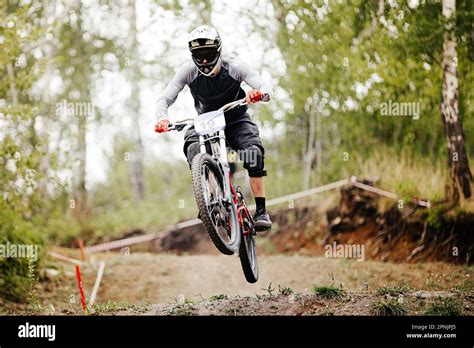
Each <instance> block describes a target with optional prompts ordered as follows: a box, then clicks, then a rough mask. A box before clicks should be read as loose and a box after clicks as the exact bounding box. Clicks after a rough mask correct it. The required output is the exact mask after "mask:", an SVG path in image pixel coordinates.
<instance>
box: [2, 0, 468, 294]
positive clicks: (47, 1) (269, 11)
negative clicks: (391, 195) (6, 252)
mask: <svg viewBox="0 0 474 348" xmlns="http://www.w3.org/2000/svg"><path fill="white" fill-rule="evenodd" d="M446 3H450V4H455V9H454V8H453V11H452V12H451V13H449V11H448V12H446V10H445V11H444V12H443V5H446ZM473 17H474V9H473V2H472V1H470V0H456V1H454V0H444V1H428V0H426V1H423V0H419V1H416V0H411V1H396V0H374V1H362V0H361V1H350V2H349V1H335V0H326V1H319V0H314V1H308V0H246V1H242V2H240V1H239V2H232V1H230V0H229V1H214V0H206V1H195V0H137V1H135V0H98V1H87V0H43V1H39V0H38V1H32V0H0V48H1V50H0V141H1V142H0V171H1V177H0V186H1V191H2V192H1V193H2V197H1V199H0V221H1V225H0V243H5V242H6V241H9V242H10V243H23V244H28V243H38V244H41V245H47V244H49V243H51V244H59V245H65V246H72V245H74V241H75V240H77V239H78V238H82V239H84V240H86V241H87V243H88V244H93V243H95V242H97V241H99V240H107V239H111V238H114V237H116V236H119V235H123V234H124V233H125V232H127V231H130V230H133V229H143V230H151V229H154V228H155V229H156V228H158V227H160V226H164V225H167V224H170V223H173V222H177V221H179V220H182V219H186V218H194V217H195V216H196V213H197V210H196V208H195V204H194V198H193V195H192V190H191V185H190V182H191V178H190V173H189V170H188V167H187V164H186V162H185V158H184V155H183V154H182V153H181V146H182V139H181V138H182V134H177V133H173V134H167V135H157V134H155V133H153V129H154V122H155V120H154V117H153V115H154V102H155V101H156V98H157V97H158V95H159V93H160V91H162V90H163V88H164V87H165V85H166V83H167V81H168V80H169V79H170V78H171V77H172V76H173V74H174V71H175V69H176V68H177V67H178V66H179V65H180V64H182V63H183V62H184V61H185V60H186V59H189V52H188V51H187V42H186V35H187V33H188V32H189V31H190V30H191V29H193V28H194V27H195V26H197V25H200V24H212V25H214V26H215V27H216V28H217V29H218V30H219V31H220V32H221V35H222V37H223V44H224V51H225V52H226V53H229V54H236V55H239V56H240V58H241V59H243V60H244V61H247V62H248V63H249V64H250V65H251V66H253V67H254V68H255V69H257V70H258V71H259V72H260V73H262V75H263V76H264V77H265V78H266V79H268V80H269V82H271V83H272V85H273V86H274V88H275V96H274V98H273V100H272V101H271V102H270V103H268V104H265V105H264V104H259V105H256V106H254V107H252V108H251V110H250V111H251V113H252V115H253V117H254V120H256V122H257V123H258V124H259V125H260V126H261V129H262V135H263V141H264V144H265V147H266V166H267V170H268V172H269V176H268V178H267V185H268V188H267V192H268V197H269V198H274V197H278V196H280V195H283V194H289V193H293V192H297V191H300V190H303V189H305V188H309V187H313V186H316V185H319V184H323V183H328V182H332V181H336V180H339V179H342V178H347V177H349V176H351V175H356V176H358V177H363V178H372V179H379V180H380V181H379V186H381V187H383V188H384V189H387V190H390V191H393V192H397V193H398V194H400V195H402V196H404V197H422V198H426V199H430V200H433V201H443V200H444V201H445V202H449V204H451V205H452V206H454V207H457V209H465V210H472V203H470V201H469V200H467V199H466V198H467V197H468V196H469V191H470V180H471V175H470V172H469V168H468V167H467V166H468V161H469V159H471V163H472V158H473V154H474V140H473V139H474V138H473V135H474V115H473V111H474V103H473V98H474V95H473V94H474V88H473V87H474V83H473V77H474V72H473V69H472V67H473V62H474V45H473V40H474V24H473V23H474V20H473V19H474V18H473ZM453 71H454V74H453V75H449V73H450V72H453ZM453 76H456V77H457V79H454V80H456V81H455V82H454V83H451V82H452V80H453ZM384 103H415V104H416V103H418V105H419V107H420V114H419V118H417V117H414V116H384V115H382V113H381V105H383V104H384ZM189 112H194V111H193V109H192V101H191V99H190V96H189V93H188V92H186V93H184V94H183V96H182V97H180V98H179V99H178V101H177V105H176V107H173V108H172V109H170V117H171V118H172V119H173V117H174V118H175V119H176V118H180V117H183V118H184V116H186V114H187V113H189ZM446 120H453V122H446ZM461 121H462V124H461ZM461 126H462V128H460V127H461ZM447 134H448V138H447ZM449 139H451V140H450V141H449V142H448V141H447V140H449ZM453 139H454V140H453ZM456 139H457V140H456ZM466 182H468V183H469V184H468V185H467V186H469V187H467V186H466ZM463 185H464V187H463ZM27 271H28V265H27V264H23V263H22V261H21V260H18V259H17V260H12V259H9V260H2V261H0V274H1V275H2V277H1V278H0V288H2V286H3V289H6V288H5V287H6V284H7V279H11V277H17V276H21V275H22V274H25V273H26V272H27ZM18 279H19V280H18V282H16V283H9V284H11V286H10V290H9V295H11V294H12V293H13V294H14V291H12V290H11V289H12V288H13V287H17V288H18V289H21V287H22V283H21V281H22V280H21V279H22V278H21V277H19V278H18ZM25 281H26V280H25ZM9 282H10V280H9ZM5 291H6V290H5ZM18 291H20V290H18ZM19 293H20V292H18V294H19ZM12 296H15V295H12ZM18 296H20V295H18Z"/></svg>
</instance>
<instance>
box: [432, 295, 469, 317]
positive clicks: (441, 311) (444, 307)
mask: <svg viewBox="0 0 474 348" xmlns="http://www.w3.org/2000/svg"><path fill="white" fill-rule="evenodd" d="M462 310H463V305H462V302H461V301H460V300H459V299H457V298H455V297H445V298H441V297H440V298H438V299H436V300H435V301H433V302H431V303H430V304H428V306H427V308H426V310H425V312H424V314H425V315H436V316H452V315H461V314H462Z"/></svg>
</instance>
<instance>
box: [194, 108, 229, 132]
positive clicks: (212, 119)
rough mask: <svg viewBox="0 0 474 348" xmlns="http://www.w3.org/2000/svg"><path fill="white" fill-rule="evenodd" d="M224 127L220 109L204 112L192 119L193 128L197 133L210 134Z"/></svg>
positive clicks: (223, 118) (222, 113)
mask: <svg viewBox="0 0 474 348" xmlns="http://www.w3.org/2000/svg"><path fill="white" fill-rule="evenodd" d="M224 128H225V117H224V112H223V111H222V110H218V111H211V112H206V113H204V114H201V115H199V116H198V117H196V119H195V120H194V129H196V132H197V134H199V135H211V134H214V133H216V132H218V131H220V130H223V129H224Z"/></svg>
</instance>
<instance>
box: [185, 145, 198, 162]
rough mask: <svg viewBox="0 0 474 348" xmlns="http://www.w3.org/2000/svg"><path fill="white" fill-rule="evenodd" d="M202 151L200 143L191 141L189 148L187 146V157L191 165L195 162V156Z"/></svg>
mask: <svg viewBox="0 0 474 348" xmlns="http://www.w3.org/2000/svg"><path fill="white" fill-rule="evenodd" d="M199 152H200V149H199V143H191V144H190V145H189V146H188V147H187V148H186V153H185V155H186V159H187V160H188V163H189V167H191V165H192V163H193V158H194V157H195V156H196V155H197V154H198V153H199Z"/></svg>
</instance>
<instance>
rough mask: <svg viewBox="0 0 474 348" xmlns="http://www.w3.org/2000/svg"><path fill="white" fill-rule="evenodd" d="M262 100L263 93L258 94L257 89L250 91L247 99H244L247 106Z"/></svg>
mask: <svg viewBox="0 0 474 348" xmlns="http://www.w3.org/2000/svg"><path fill="white" fill-rule="evenodd" d="M262 99H263V93H262V92H260V90H259V89H252V90H251V91H249V92H248V93H247V98H246V99H245V101H246V102H247V103H248V104H252V103H256V102H259V101H260V100H262Z"/></svg>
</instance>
